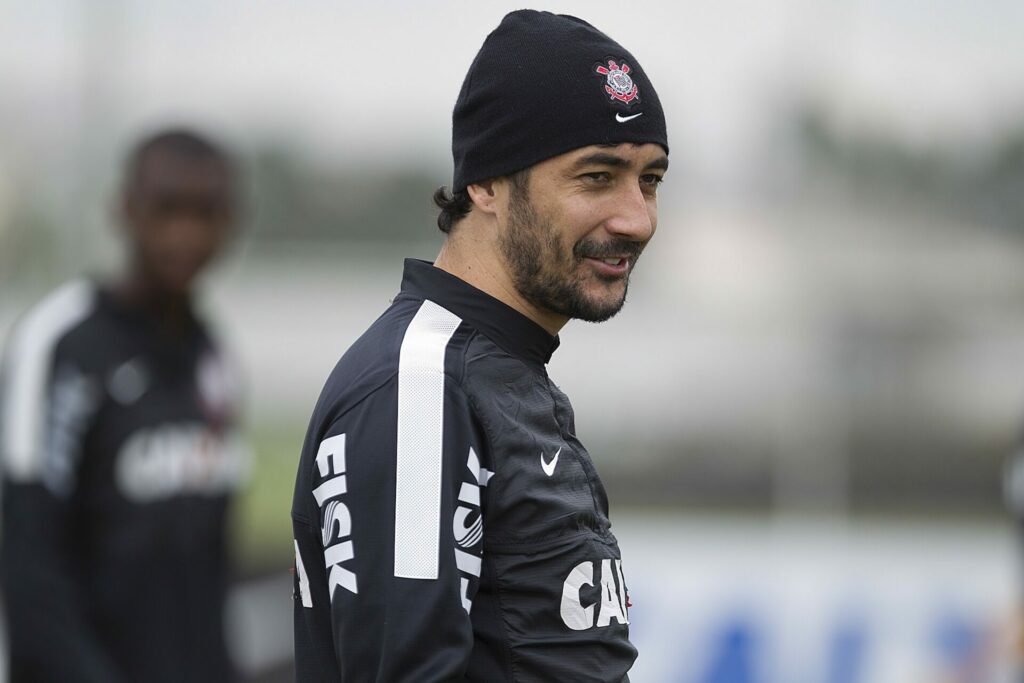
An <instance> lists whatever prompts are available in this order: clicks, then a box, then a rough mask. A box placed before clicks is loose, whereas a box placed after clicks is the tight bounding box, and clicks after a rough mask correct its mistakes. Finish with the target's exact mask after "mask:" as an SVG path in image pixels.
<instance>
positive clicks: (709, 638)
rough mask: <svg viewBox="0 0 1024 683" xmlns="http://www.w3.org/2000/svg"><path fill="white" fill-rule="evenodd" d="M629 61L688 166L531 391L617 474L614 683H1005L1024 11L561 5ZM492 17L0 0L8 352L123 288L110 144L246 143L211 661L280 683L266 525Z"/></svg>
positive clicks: (446, 160)
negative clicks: (85, 302) (627, 267)
mask: <svg viewBox="0 0 1024 683" xmlns="http://www.w3.org/2000/svg"><path fill="white" fill-rule="evenodd" d="M546 8H550V9H554V10H557V11H561V12H568V13H572V14H577V15H579V16H582V17H583V18H585V19H587V20H589V21H590V22H591V23H594V24H595V25H597V26H598V27H599V28H601V29H602V30H604V31H606V32H607V33H609V34H610V35H612V36H613V37H614V38H616V39H617V40H619V41H620V42H622V43H623V44H624V45H626V46H627V47H628V48H629V49H630V50H631V51H632V52H633V53H634V54H635V55H636V57H637V58H638V59H639V60H640V61H641V62H642V63H643V65H644V67H645V69H646V71H647V72H648V74H649V75H650V77H651V79H652V80H653V81H654V83H655V84H656V86H657V88H658V91H659V95H660V97H661V100H662V102H663V104H664V107H665V110H666V112H667V118H668V125H669V135H670V140H671V145H672V152H671V158H672V169H671V172H670V173H669V175H668V179H667V181H666V183H665V184H664V186H663V190H662V194H661V202H660V223H659V230H658V235H657V237H656V238H655V240H654V241H653V243H652V244H651V246H650V247H649V249H648V251H647V252H646V254H645V256H644V258H643V259H642V260H641V263H640V266H639V268H638V270H637V272H636V275H635V276H634V280H633V286H632V288H631V293H630V302H629V304H628V305H627V306H626V308H625V309H624V311H623V312H622V313H621V314H620V315H619V316H618V317H616V318H614V319H613V320H612V321H610V322H608V323H605V324H603V325H600V326H594V325H589V324H585V323H571V324H570V325H569V326H568V327H567V328H566V329H565V330H564V333H563V334H562V346H561V348H560V349H559V351H558V353H556V355H555V358H554V359H553V361H552V363H551V366H550V373H551V375H552V377H553V378H555V380H556V381H558V382H559V384H560V385H561V386H562V388H563V389H564V390H565V391H566V392H567V393H568V395H569V396H570V397H571V398H572V399H573V400H574V404H575V408H576V412H577V423H578V430H579V434H580V435H581V437H582V439H583V440H584V442H585V443H586V444H588V448H589V450H590V452H591V453H592V455H593V456H594V458H595V460H596V461H597V465H598V467H599V470H600V471H601V474H602V476H603V478H604V480H605V483H606V485H607V488H608V490H609V493H610V497H611V500H612V517H613V521H615V522H616V530H617V532H618V536H619V539H620V542H621V545H622V548H623V552H624V558H625V563H626V564H625V568H626V572H627V576H629V577H630V580H629V583H630V588H631V594H632V601H633V603H634V607H633V609H632V612H631V620H632V628H633V633H634V635H635V641H636V643H637V645H638V647H639V648H640V650H641V655H640V658H639V659H638V661H637V664H636V666H635V669H634V672H633V674H632V680H633V681H634V683H794V682H796V683H908V682H911V683H916V682H930V681H964V682H966V681H971V682H988V681H1008V680H1011V678H1012V675H1013V674H1012V672H1013V669H1014V662H1015V659H1016V654H1015V648H1016V644H1015V642H1014V641H1015V638H1017V635H1016V627H1015V619H1016V613H1017V611H1018V593H1019V588H1020V585H1019V584H1020V578H1021V577H1020V572H1018V548H1017V542H1018V539H1017V533H1016V531H1015V524H1014V522H1013V520H1012V518H1011V517H1010V516H1009V515H1008V514H1007V513H1006V512H1005V511H1004V510H1005V507H1004V504H1003V496H1002V472H1003V468H1004V464H1005V462H1006V461H1007V459H1008V457H1009V456H1010V455H1011V454H1012V453H1013V452H1014V450H1015V449H1016V447H1017V440H1018V432H1019V431H1020V428H1021V426H1022V425H1024V40H1022V36H1024V4H1021V3H1020V2H1018V1H1017V0H986V1H985V2H977V1H975V0H929V1H926V0H860V1H855V0H778V1H776V2H771V3H765V2H757V1H756V0H725V1H721V0H694V1H692V2H684V3H679V2H670V1H669V0H650V1H649V2H645V3H639V4H638V3H632V4H631V3H622V2H610V1H607V0H591V1H590V2H587V3H569V2H549V3H546ZM510 9H514V6H513V5H512V4H509V3H505V2H455V1H444V2H432V3H413V2H401V1H398V0H380V1H379V2H373V3H353V2H347V1H346V2H342V1H334V2H325V1H323V0H305V1H302V2H297V3H278V2H271V1H269V0H268V1H263V0H259V1H256V2H253V1H252V0H220V1H219V2H215V3H210V2H200V1H198V0H176V1H174V2H171V1H169V0H167V1H165V0H151V1H147V2H128V1H127V0H48V1H47V2H13V1H12V2H2V0H0V293H2V295H0V335H6V332H7V330H9V328H10V326H11V325H12V324H13V322H14V320H15V319H16V316H17V315H18V314H19V313H20V312H21V311H22V310H24V309H25V307H27V306H28V305H30V304H31V303H32V302H33V301H35V300H37V299H38V298H39V297H41V296H42V295H43V294H45V293H46V292H47V291H49V290H50V289H52V288H53V287H54V286H55V285H57V284H58V283H59V282H61V281H62V280H64V279H65V278H67V277H69V276H72V275H74V274H78V273H81V272H83V271H85V272H97V271H98V272H102V271H104V270H106V269H109V268H111V267H112V266H113V265H114V264H116V263H117V254H118V248H119V244H118V241H117V238H116V231H115V229H114V227H113V226H112V222H111V220H110V211H109V207H110V204H111V200H112V197H113V194H114V192H115V190H116V185H117V181H118V168H119V164H120V161H121V158H122V156H123V154H124V152H125V150H126V148H127V147H128V146H129V145H130V144H131V142H132V141H133V140H134V139H135V138H137V137H138V136H139V135H140V134H144V133H146V132H149V131H152V130H153V129H154V128H156V127H159V126H162V125H164V124H177V123H186V124H190V125H196V126H198V127H200V128H202V129H205V130H206V131H208V132H210V133H211V134H213V135H214V136H216V137H219V138H220V139H222V140H224V141H225V142H227V143H228V144H229V145H230V147H231V148H233V149H234V150H235V151H237V152H238V153H239V155H240V158H241V160H242V165H243V167H244V169H245V172H246V177H247V178H246V184H245V199H246V202H247V204H248V211H247V216H246V221H245V223H246V230H245V234H244V236H243V237H242V239H241V240H240V241H239V243H238V245H237V248H236V249H235V252H234V253H233V254H232V255H231V256H230V257H229V258H227V259H226V260H225V262H224V263H223V265H222V266H221V267H220V269H219V270H218V272H217V273H216V274H215V275H214V276H213V277H212V278H211V281H210V282H209V283H208V285H209V286H208V287H207V292H208V295H209V296H208V300H207V301H206V302H205V305H206V307H207V308H208V310H209V311H210V312H211V315H213V316H215V318H216V319H217V321H218V323H219V327H220V328H221V330H222V333H223V336H224V337H226V338H227V340H228V342H229V344H230V345H231V346H232V347H233V348H234V349H235V350H236V351H237V353H238V354H239V356H240V357H241V360H242V363H243V365H244V368H245V370H246V372H247V375H248V388H249V398H250V402H249V412H248V425H249V427H248V431H249V435H250V439H251V442H252V444H253V447H254V449H255V451H256V454H257V460H256V466H255V469H254V473H253V478H252V481H251V484H250V487H249V489H248V491H247V493H246V494H245V496H244V497H243V498H242V499H241V500H240V501H239V504H238V506H237V514H236V531H237V533H236V537H235V545H236V548H237V554H238V557H239V564H238V588H237V590H236V592H235V594H234V598H233V600H232V606H231V609H232V624H233V628H232V642H233V643H234V647H235V652H236V654H237V657H238V659H239V661H240V663H241V665H242V667H243V669H244V670H245V671H246V673H247V675H248V676H249V677H250V679H251V680H253V681H255V680H265V681H271V680H289V679H288V657H289V656H290V648H291V617H290V609H291V598H290V585H291V584H290V579H289V578H288V573H287V568H288V567H289V566H290V564H291V561H292V556H291V553H292V543H291V531H290V524H289V517H288V509H289V505H290V497H291V486H292V482H293V477H294V469H295V463H296V459H297V456H298V452H299V447H300V444H301V438H302V433H303V430H304V427H305V421H306V419H307V418H308V415H309V412H310V410H311V408H312V405H313V402H314V401H315V399H316V396H317V394H318V392H319V390H320V387H321V384H322V382H323V380H324V378H325V377H326V375H327V373H328V372H329V370H330V369H331V367H332V366H333V364H334V362H335V361H336V359H337V357H338V356H339V355H340V354H341V353H342V352H343V351H344V349H345V348H346V347H347V346H348V344H349V343H351V341H352V340H353V339H354V338H355V337H356V336H357V335H358V334H360V333H361V331H362V330H363V329H364V328H365V327H366V325H367V324H368V323H369V322H370V321H372V320H373V319H374V318H375V317H376V316H377V315H378V314H379V313H380V312H381V311H382V310H383V309H384V308H385V307H386V305H387V304H388V301H389V299H390V297H391V296H392V295H393V294H394V293H395V292H396V291H397V288H398V284H399V279H400V274H401V261H402V258H403V257H404V256H416V257H420V258H427V259H429V258H432V257H433V255H434V254H435V253H436V251H437V249H438V247H439V245H440V242H441V240H440V233H439V232H438V231H437V229H436V227H434V223H433V221H434V216H435V212H434V210H433V209H432V206H431V203H430V195H431V192H432V191H433V190H434V189H435V188H436V187H437V186H438V185H441V184H444V183H446V182H447V181H448V179H449V178H450V171H451V162H450V156H449V152H448V145H449V134H450V112H451V107H452V104H453V103H454V101H455V97H456V95H457V93H458V89H459V87H460V85H461V81H462V77H463V75H464V74H465V71H466V69H467V67H468V66H469V64H470V62H471V61H472V58H473V56H474V54H475V52H476V50H477V49H478V47H479V45H480V43H481V42H482V40H483V38H484V36H485V35H486V34H487V32H489V31H490V30H491V29H492V28H493V27H494V26H495V25H497V23H498V22H499V20H500V18H501V16H502V15H503V14H504V13H505V12H506V11H508V10H510Z"/></svg>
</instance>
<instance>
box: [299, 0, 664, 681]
mask: <svg viewBox="0 0 1024 683" xmlns="http://www.w3.org/2000/svg"><path fill="white" fill-rule="evenodd" d="M452 148H453V153H454V159H455V176H454V183H453V188H452V189H453V190H454V192H452V193H449V192H446V191H444V190H440V191H439V192H438V194H437V195H436V196H435V200H436V201H437V203H438V204H439V205H440V207H441V215H440V217H439V219H438V224H439V226H440V227H441V229H442V231H444V232H445V233H447V238H446V241H445V244H444V246H443V248H442V250H441V253H440V255H439V256H438V257H437V261H436V263H434V264H433V265H431V264H428V263H425V262H419V261H411V260H410V261H407V262H406V265H405V274H404V278H403V282H402V290H401V293H400V294H399V295H398V296H397V297H396V298H395V300H394V302H393V303H392V305H391V307H390V308H389V309H388V310H387V311H386V312H385V313H384V315H383V316H382V317H381V318H379V319H378V320H377V322H375V323H374V324H373V325H372V326H371V327H370V328H369V330H367V332H366V333H365V334H364V335H363V336H362V337H361V338H360V339H359V340H358V341H357V342H356V343H355V344H354V345H353V346H352V347H351V348H350V349H349V350H348V352H347V353H346V354H345V355H344V357H343V358H342V359H341V361H340V362H339V364H338V366H337V367H336V368H335V370H334V372H333V374H332V375H331V376H330V378H329V379H328V380H327V384H326V387H325V388H324V390H323V394H322V395H321V398H320V401H319V403H318V405H317V407H316V409H315V412H314V413H313V417H312V420H311V422H310V426H309V431H308V434H307V437H306V442H305V446H304V448H303V452H302V459H301V462H300V464H299V472H298V477H297V482H296V489H295V498H294V503H293V507H292V519H293V526H294V530H295V538H296V551H297V554H296V590H295V641H296V672H297V680H298V681H300V682H303V683H305V682H308V681H335V682H336V681H344V683H356V682H358V683H369V682H371V681H374V682H377V683H383V682H387V683H414V682H415V683H435V682H438V681H481V682H482V681H486V682H487V683H499V682H503V681H509V682H511V681H515V682H517V683H523V682H528V681H545V682H551V681H574V682H578V681H594V682H597V681H600V682H603V683H608V682H613V683H619V682H620V681H626V680H628V678H627V672H628V670H629V669H630V667H631V665H632V663H633V660H634V659H635V657H636V650H635V649H634V647H633V645H632V644H631V643H630V642H629V637H628V626H627V625H628V623H629V619H628V607H629V602H628V594H627V591H626V584H625V578H624V573H623V566H622V561H621V557H620V554H619V549H618V546H617V543H616V539H615V537H614V536H613V535H612V533H611V531H610V523H609V521H608V501H607V498H606V495H605V490H604V488H603V486H602V484H601V481H600V479H599V478H598V476H597V473H596V471H595V470H594V466H593V464H592V462H591V459H590V456H589V455H588V453H587V450H586V448H585V447H584V446H583V444H582V443H581V442H580V441H579V439H578V438H577V436H576V430H575V427H574V424H573V413H572V408H571V406H570V405H569V401H568V399H567V398H566V397H565V395H564V394H563V393H562V392H561V391H559V389H558V388H557V387H556V386H555V385H554V383H552V382H551V380H550V379H548V376H547V373H546V371H545V364H546V363H547V361H548V360H549V358H550V357H551V354H552V352H553V351H554V350H555V347H557V346H558V337H557V336H556V335H557V333H558V331H559V330H560V329H561V327H562V326H563V325H564V324H565V323H566V322H567V321H568V320H569V319H570V318H581V319H584V320H591V321H601V320H606V319H607V318H610V317H611V316H612V315H614V314H615V313H616V312H617V311H618V310H619V308H620V307H621V306H622V304H623V302H624V300H625V296H626V287H627V282H628V278H629V274H630V272H631V270H632V269H633V267H634V265H635V263H636V259H637V257H638V256H639V255H640V252H641V251H642V250H643V248H644V246H645V245H646V243H647V242H648V240H650V238H651V236H652V235H653V234H654V230H655V225H656V222H657V187H658V183H659V182H660V181H661V178H662V175H663V174H664V172H665V170H666V168H667V166H668V157H667V153H668V142H667V137H666V132H665V120H664V116H663V114H662V110H661V106H660V104H659V101H658V97H657V95H656V94H655V92H654V88H653V87H652V86H651V83H650V81H649V80H648V79H647V76H646V75H645V74H644V72H643V70H642V69H641V67H640V65H639V64H638V63H637V61H636V59H635V58H634V57H633V56H632V55H631V54H629V53H628V52H627V51H626V50H625V49H624V48H623V47H622V46H620V45H618V44H617V43H615V42H614V41H612V40H611V39H610V38H608V37H607V36H605V35H604V34H603V33H601V32H599V31H598V30H596V29H594V28H593V27H592V26H590V25H589V24H587V23H585V22H583V21H581V20H579V19H576V18H573V17H566V16H556V15H552V14H548V13H543V12H533V11H518V12H513V13H511V14H509V15H508V16H506V17H505V18H504V20H503V21H502V22H501V24H500V25H499V26H498V28H497V29H496V30H495V31H494V32H493V33H491V34H490V36H489V37H488V38H487V40H486V41H485V42H484V44H483V47H482V48H481V50H480V52H479V54H478V55H477V57H476V59H475V61H474V62H473V65H472V66H471V67H470V70H469V73H468V74H467V76H466V79H465V82H464V84H463V87H462V91H461V94H460V95H459V99H458V101H457V103H456V105H455V110H454V115H453V142H452ZM624 358H625V357H624ZM625 362H627V363H628V358H626V359H625ZM598 372H608V371H607V369H602V370H598ZM611 374H612V375H614V372H612V373H611Z"/></svg>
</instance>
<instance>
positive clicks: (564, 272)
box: [499, 144, 668, 322]
mask: <svg viewBox="0 0 1024 683" xmlns="http://www.w3.org/2000/svg"><path fill="white" fill-rule="evenodd" d="M667 168H668V157H667V156H666V154H665V151H664V150H663V149H662V148H661V146H659V145H655V144H644V145H634V144H621V145H614V146H602V145H592V146H589V147H583V148H581V149H577V150H574V151H572V152H569V153H567V154H562V155H561V156H557V157H554V158H552V159H548V160H546V161H542V162H540V163H539V164H536V165H535V166H533V167H532V168H531V169H530V170H529V173H528V174H525V175H526V178H525V179H524V178H522V177H518V178H517V177H513V178H512V179H511V180H510V190H509V201H508V215H507V220H506V221H505V223H506V225H505V226H504V229H503V230H502V232H501V234H500V236H499V247H500V250H501V254H502V256H503V257H504V259H505V262H506V264H507V266H508V268H509V273H510V275H511V277H512V281H513V283H514V285H515V287H516V289H517V290H518V291H519V293H520V294H521V295H522V296H523V297H524V298H525V299H526V300H527V301H529V302H530V303H531V304H532V305H534V306H536V307H538V308H540V309H542V310H544V311H547V312H550V313H554V314H557V315H559V316H564V317H566V318H579V319H581V320H588V321H590V322H602V321H604V320H607V319H608V318H611V317H612V316H613V315H615V314H616V313H618V312H619V310H620V309H621V308H622V305H623V304H624V303H625V301H626V290H627V288H628V286H629V275H630V273H631V272H632V270H633V267H634V266H635V265H636V261H637V259H638V258H639V257H640V253H641V252H642V251H643V249H644V247H645V246H646V245H647V242H648V241H650V239H651V237H652V236H653V235H654V231H655V229H656V227H657V223H658V196H657V192H658V184H659V183H660V182H661V179H662V176H663V175H664V173H665V171H666V169H667Z"/></svg>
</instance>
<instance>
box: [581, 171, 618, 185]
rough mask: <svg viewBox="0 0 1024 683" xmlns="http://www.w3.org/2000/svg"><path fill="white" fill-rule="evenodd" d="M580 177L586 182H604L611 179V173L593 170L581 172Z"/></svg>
mask: <svg viewBox="0 0 1024 683" xmlns="http://www.w3.org/2000/svg"><path fill="white" fill-rule="evenodd" d="M580 178H583V180H585V181H586V182H588V183H595V184H604V183H607V182H610V181H611V178H612V175H611V173H608V172H607V171H594V172H593V173H582V174H580Z"/></svg>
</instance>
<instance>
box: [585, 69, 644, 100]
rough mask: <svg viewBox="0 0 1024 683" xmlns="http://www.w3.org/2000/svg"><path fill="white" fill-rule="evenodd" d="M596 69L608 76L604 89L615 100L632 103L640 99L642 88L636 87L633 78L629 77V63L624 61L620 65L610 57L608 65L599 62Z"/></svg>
mask: <svg viewBox="0 0 1024 683" xmlns="http://www.w3.org/2000/svg"><path fill="white" fill-rule="evenodd" d="M594 70H595V71H596V72H597V73H599V74H601V75H602V76H606V77H607V82H606V83H605V86H604V89H605V92H607V93H608V94H609V95H611V98H612V99H613V100H618V101H619V102H622V103H623V104H630V103H631V102H632V101H633V100H639V99H640V90H639V88H637V87H636V83H634V82H633V79H632V78H630V77H629V72H630V68H629V64H626V63H625V62H623V63H622V66H619V64H618V62H616V61H615V60H614V59H609V60H608V66H605V65H604V64H598V65H597V66H596V67H595V68H594Z"/></svg>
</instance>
